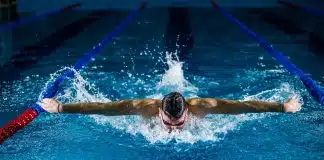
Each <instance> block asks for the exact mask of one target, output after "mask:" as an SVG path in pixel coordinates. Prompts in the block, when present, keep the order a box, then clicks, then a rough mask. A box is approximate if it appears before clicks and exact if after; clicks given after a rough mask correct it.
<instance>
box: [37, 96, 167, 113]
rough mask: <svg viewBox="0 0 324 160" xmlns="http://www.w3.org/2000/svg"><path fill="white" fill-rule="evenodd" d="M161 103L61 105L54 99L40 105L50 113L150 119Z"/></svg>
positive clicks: (133, 101) (146, 101)
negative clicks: (130, 116)
mask: <svg viewBox="0 0 324 160" xmlns="http://www.w3.org/2000/svg"><path fill="white" fill-rule="evenodd" d="M160 103H161V102H160V100H155V99H134V100H122V101H115V102H108V103H97V102H86V103H68V104H61V103H60V102H58V101H56V100H54V99H44V100H43V101H42V102H39V103H38V104H39V105H41V106H42V107H43V108H44V109H45V110H46V111H48V112H50V113H81V114H103V115H108V116H118V115H137V114H139V115H143V116H146V117H149V116H153V115H155V114H157V113H158V107H159V105H160Z"/></svg>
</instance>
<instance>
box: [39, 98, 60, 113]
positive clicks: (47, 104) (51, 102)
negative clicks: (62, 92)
mask: <svg viewBox="0 0 324 160" xmlns="http://www.w3.org/2000/svg"><path fill="white" fill-rule="evenodd" d="M37 104H38V105H40V106H41V107H42V108H43V109H44V110H45V111H47V112H49V113H59V112H62V109H63V106H62V104H61V103H60V102H59V101H57V100H55V99H49V98H45V99H43V101H42V102H38V103H37Z"/></svg>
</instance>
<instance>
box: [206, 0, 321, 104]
mask: <svg viewBox="0 0 324 160" xmlns="http://www.w3.org/2000/svg"><path fill="white" fill-rule="evenodd" d="M211 4H212V6H213V7H214V8H215V9H217V10H218V11H219V12H220V13H221V14H222V15H223V16H224V17H225V18H227V19H228V20H229V21H230V22H231V23H233V24H235V25H237V26H238V27H239V28H240V29H241V30H242V31H244V32H245V33H246V34H247V35H248V36H249V37H250V38H252V39H253V40H255V41H257V42H258V43H259V45H260V46H261V47H262V48H263V49H264V50H266V51H267V53H268V54H269V55H270V56H271V57H273V58H274V59H275V60H276V61H277V63H279V64H281V65H282V66H283V67H285V68H286V70H288V71H289V72H291V73H293V74H295V75H297V76H298V77H299V79H300V80H301V81H302V83H303V84H304V86H305V87H306V89H307V91H308V92H309V93H310V94H311V95H312V97H313V98H314V99H315V100H316V101H317V102H318V103H320V104H321V105H324V91H323V90H322V89H321V88H320V87H319V86H318V85H317V84H316V82H315V81H314V80H312V79H311V78H310V77H309V76H307V75H306V74H305V73H304V72H303V71H302V70H301V69H299V68H297V66H296V65H294V64H293V63H291V62H290V61H289V59H288V58H287V57H286V56H284V55H283V53H281V52H279V51H277V50H276V49H274V48H273V47H272V45H270V44H269V43H268V42H267V41H265V40H264V39H262V38H261V37H260V36H258V35H257V34H256V33H254V32H253V31H252V30H250V29H249V28H247V27H246V26H245V25H244V24H242V23H241V22H240V21H238V20H237V19H236V18H234V17H233V16H232V15H231V14H230V13H228V12H227V11H226V10H225V9H223V8H222V7H220V6H219V5H218V4H217V3H216V2H215V1H214V0H211Z"/></svg>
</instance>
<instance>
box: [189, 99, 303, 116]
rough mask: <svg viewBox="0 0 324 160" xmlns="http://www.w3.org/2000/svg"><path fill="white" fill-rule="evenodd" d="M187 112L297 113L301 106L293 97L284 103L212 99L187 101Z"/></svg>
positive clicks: (202, 113)
mask: <svg viewBox="0 0 324 160" xmlns="http://www.w3.org/2000/svg"><path fill="white" fill-rule="evenodd" d="M187 103H188V105H189V111H191V112H192V113H193V114H198V115H205V114H240V113H260V112H297V111H298V110H300V107H301V104H300V103H299V100H298V99H297V98H296V97H294V98H292V99H290V100H288V101H287V102H285V103H277V102H265V101H233V100H223V99H214V98H193V99H188V100H187Z"/></svg>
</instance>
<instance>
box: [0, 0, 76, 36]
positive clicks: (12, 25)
mask: <svg viewBox="0 0 324 160" xmlns="http://www.w3.org/2000/svg"><path fill="white" fill-rule="evenodd" d="M79 6H81V3H75V4H72V5H69V6H65V7H63V8H59V9H52V10H50V11H47V12H44V13H41V14H37V15H34V16H32V17H28V18H25V19H20V20H17V21H14V22H10V23H7V24H4V25H0V32H4V31H7V30H12V29H15V28H16V27H19V26H22V25H24V24H26V23H30V22H33V21H35V20H39V19H43V18H46V17H48V16H49V15H52V14H56V13H60V12H62V11H66V10H69V9H73V8H75V7H79Z"/></svg>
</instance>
